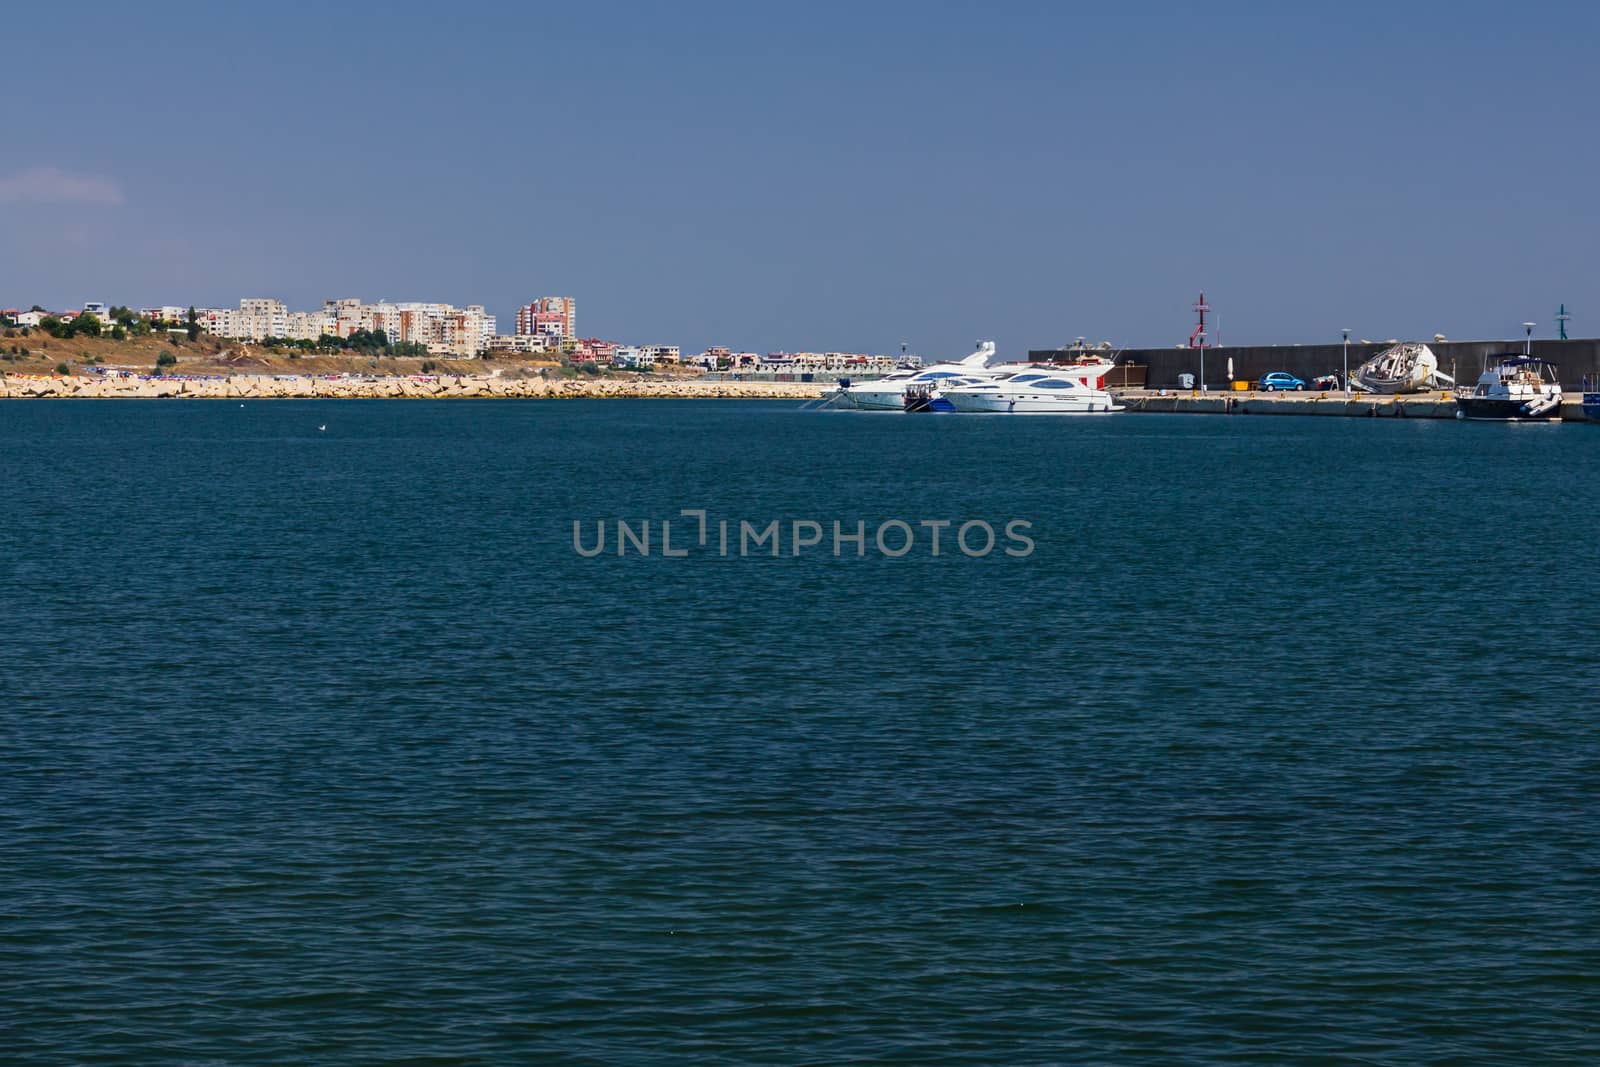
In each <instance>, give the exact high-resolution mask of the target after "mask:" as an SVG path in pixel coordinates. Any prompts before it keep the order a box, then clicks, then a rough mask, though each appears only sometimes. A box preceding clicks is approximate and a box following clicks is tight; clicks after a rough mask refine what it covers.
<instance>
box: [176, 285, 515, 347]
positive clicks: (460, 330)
mask: <svg viewBox="0 0 1600 1067" xmlns="http://www.w3.org/2000/svg"><path fill="white" fill-rule="evenodd" d="M151 310H152V312H154V311H166V310H169V309H151ZM197 314H198V316H199V319H200V325H201V327H202V328H203V329H205V330H207V331H208V332H210V333H212V334H215V335H216V336H218V337H228V338H233V339H235V340H242V341H260V340H264V339H265V338H268V337H288V338H293V339H296V340H299V339H306V340H312V341H314V340H316V339H317V338H318V337H321V336H322V335H323V334H329V335H332V336H334V337H349V336H350V335H351V334H353V333H355V332H356V331H357V330H367V331H368V332H376V331H378V330H382V331H383V332H384V335H385V336H386V337H387V338H388V339H389V341H390V342H391V343H395V342H412V343H417V344H422V345H426V346H427V348H428V351H429V352H432V353H435V354H438V355H453V356H475V355H477V354H479V353H480V352H482V351H484V350H485V349H486V348H488V347H489V342H490V341H491V340H492V339H493V338H494V335H495V319H494V316H493V315H490V314H488V313H487V312H485V311H484V309H483V305H482V304H470V305H468V306H467V307H465V308H458V307H454V306H453V305H450V304H425V303H403V304H396V303H390V302H388V301H380V302H378V303H376V304H364V303H362V302H361V301H360V300H358V299H354V298H346V299H342V300H327V301H324V302H323V305H322V309H321V310H320V311H294V312H291V311H289V309H288V308H287V307H285V306H284V303H283V301H281V300H271V299H261V298H250V299H246V300H241V301H239V309H238V310H237V311H235V310H233V309H231V308H204V309H198V310H197ZM187 315H188V310H187V309H184V310H183V314H182V315H180V316H178V318H179V320H180V321H181V320H182V319H183V318H184V317H186V316H187ZM162 317H163V318H165V317H167V316H166V315H162Z"/></svg>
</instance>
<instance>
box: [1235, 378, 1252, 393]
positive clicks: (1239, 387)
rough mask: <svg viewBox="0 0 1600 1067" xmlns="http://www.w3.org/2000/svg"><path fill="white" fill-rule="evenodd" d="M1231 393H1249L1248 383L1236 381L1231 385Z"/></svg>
mask: <svg viewBox="0 0 1600 1067" xmlns="http://www.w3.org/2000/svg"><path fill="white" fill-rule="evenodd" d="M1233 391H1234V392H1236V393H1248V392H1249V391H1250V383H1249V382H1247V381H1236V382H1234V383H1233Z"/></svg>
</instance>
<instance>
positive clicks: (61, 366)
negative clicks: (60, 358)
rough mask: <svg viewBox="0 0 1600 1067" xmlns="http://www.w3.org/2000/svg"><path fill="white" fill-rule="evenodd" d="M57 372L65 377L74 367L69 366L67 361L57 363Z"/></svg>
mask: <svg viewBox="0 0 1600 1067" xmlns="http://www.w3.org/2000/svg"><path fill="white" fill-rule="evenodd" d="M56 373H57V374H59V375H61V377H63V378H65V377H66V376H67V375H69V374H71V373H72V368H71V367H69V366H67V365H66V364H65V363H57V364H56Z"/></svg>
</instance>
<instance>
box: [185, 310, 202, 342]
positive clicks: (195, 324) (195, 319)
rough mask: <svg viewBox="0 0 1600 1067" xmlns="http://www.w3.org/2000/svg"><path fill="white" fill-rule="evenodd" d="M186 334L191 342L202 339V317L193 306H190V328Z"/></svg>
mask: <svg viewBox="0 0 1600 1067" xmlns="http://www.w3.org/2000/svg"><path fill="white" fill-rule="evenodd" d="M184 333H186V334H188V336H189V340H191V341H198V340H199V339H200V315H199V313H198V312H196V311H195V309H194V305H193V304H190V305H189V326H188V329H186V330H184Z"/></svg>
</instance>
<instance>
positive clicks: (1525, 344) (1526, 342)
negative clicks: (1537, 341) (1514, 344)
mask: <svg viewBox="0 0 1600 1067" xmlns="http://www.w3.org/2000/svg"><path fill="white" fill-rule="evenodd" d="M1536 325H1538V324H1537V323H1533V322H1525V323H1523V324H1522V329H1523V330H1524V331H1525V332H1526V333H1527V335H1528V336H1527V337H1525V338H1523V341H1522V354H1523V355H1525V356H1531V355H1532V354H1533V328H1534V326H1536Z"/></svg>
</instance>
